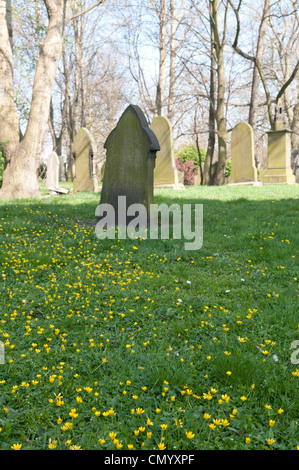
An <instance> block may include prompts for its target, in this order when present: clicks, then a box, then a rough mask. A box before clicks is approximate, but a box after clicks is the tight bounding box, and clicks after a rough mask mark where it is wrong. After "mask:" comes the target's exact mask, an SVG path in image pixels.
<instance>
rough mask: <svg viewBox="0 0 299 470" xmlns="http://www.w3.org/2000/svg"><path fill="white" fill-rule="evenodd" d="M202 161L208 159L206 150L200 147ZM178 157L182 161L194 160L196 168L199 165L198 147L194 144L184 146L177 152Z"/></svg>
mask: <svg viewBox="0 0 299 470" xmlns="http://www.w3.org/2000/svg"><path fill="white" fill-rule="evenodd" d="M199 150H200V155H201V161H202V162H204V161H205V160H206V151H205V150H204V149H203V148H202V147H199ZM176 159H177V160H180V161H181V162H182V163H185V162H187V161H191V160H193V162H194V166H195V168H198V167H199V156H198V152H197V149H196V147H195V146H194V145H193V144H189V145H187V146H186V147H184V148H183V149H182V150H181V151H180V152H178V153H177V154H176Z"/></svg>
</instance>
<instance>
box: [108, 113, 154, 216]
mask: <svg viewBox="0 0 299 470" xmlns="http://www.w3.org/2000/svg"><path fill="white" fill-rule="evenodd" d="M104 148H105V149H106V152H107V153H106V166H105V173H104V179H103V186H102V194H101V204H110V205H111V206H113V208H114V211H115V215H116V217H117V220H118V197H119V196H125V197H126V206H127V207H128V206H130V205H132V204H142V205H143V206H144V207H145V210H146V213H147V218H148V220H149V219H150V204H153V199H154V195H153V192H154V191H153V182H154V167H155V160H156V152H157V151H158V150H160V146H159V142H158V140H157V137H156V136H155V134H154V132H153V131H152V130H151V129H150V127H149V125H148V123H147V121H146V118H145V116H144V114H143V112H142V111H141V109H140V108H139V106H136V105H130V106H128V107H127V108H126V110H125V111H124V113H123V114H122V116H121V118H120V119H119V121H118V124H117V126H116V127H115V128H114V129H113V131H112V132H111V133H110V134H109V136H108V138H107V140H106V142H105V144H104ZM125 218H126V220H125V223H128V218H127V215H126V214H125Z"/></svg>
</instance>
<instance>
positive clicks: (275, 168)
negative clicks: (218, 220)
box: [231, 122, 299, 184]
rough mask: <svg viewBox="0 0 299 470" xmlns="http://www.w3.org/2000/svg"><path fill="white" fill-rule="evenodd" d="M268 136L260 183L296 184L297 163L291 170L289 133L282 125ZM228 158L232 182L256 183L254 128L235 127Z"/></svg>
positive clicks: (297, 179) (239, 125)
mask: <svg viewBox="0 0 299 470" xmlns="http://www.w3.org/2000/svg"><path fill="white" fill-rule="evenodd" d="M267 134H268V155H267V168H266V169H265V170H263V171H262V172H261V174H260V177H259V180H260V182H261V183H263V184H276V183H295V182H297V183H298V182H299V172H297V171H296V166H297V163H296V162H295V165H294V166H295V169H294V170H292V168H291V140H290V131H289V130H288V129H286V128H285V127H284V126H280V125H277V126H276V128H275V129H274V130H271V131H269V132H267ZM231 159H232V168H231V183H245V182H249V183H250V182H253V183H256V182H257V169H256V166H255V158H254V135H253V129H252V127H251V126H250V125H249V124H247V123H245V122H241V123H239V124H237V125H236V126H235V127H234V129H233V130H232V136H231ZM297 160H298V158H297ZM298 164H299V162H298ZM295 175H296V176H295Z"/></svg>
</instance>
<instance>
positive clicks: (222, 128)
mask: <svg viewBox="0 0 299 470" xmlns="http://www.w3.org/2000/svg"><path fill="white" fill-rule="evenodd" d="M223 59H224V58H223V48H222V47H221V49H220V50H219V53H218V67H217V86H218V90H217V108H216V122H217V136H218V162H217V169H216V174H215V179H214V184H216V185H221V184H224V182H225V168H226V141H227V130H226V119H225V112H224V91H225V76H224V60H223Z"/></svg>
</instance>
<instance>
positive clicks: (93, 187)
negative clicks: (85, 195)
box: [72, 127, 98, 193]
mask: <svg viewBox="0 0 299 470" xmlns="http://www.w3.org/2000/svg"><path fill="white" fill-rule="evenodd" d="M96 152H97V148H96V144H95V141H94V138H93V136H92V135H91V133H90V132H89V131H88V130H87V129H85V128H84V127H82V128H81V129H80V130H79V131H78V133H77V134H76V136H75V138H74V141H73V145H72V153H73V157H74V160H75V178H74V182H73V191H74V193H76V192H79V191H90V192H97V191H98V184H97V177H96V168H95V155H96Z"/></svg>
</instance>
